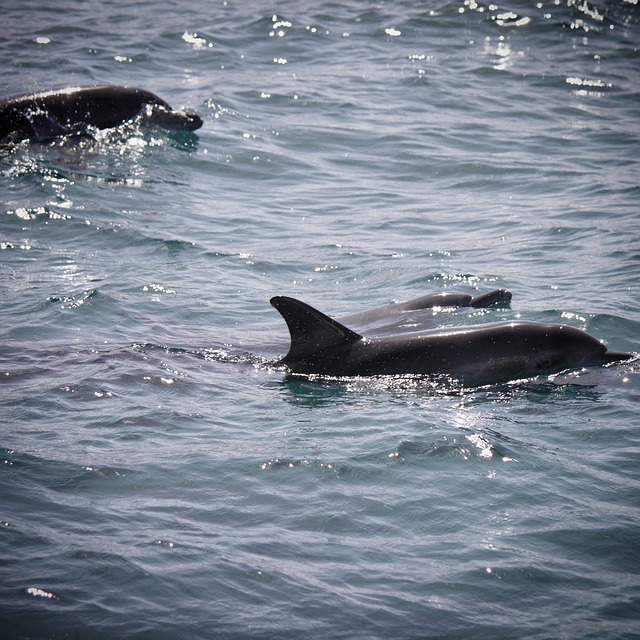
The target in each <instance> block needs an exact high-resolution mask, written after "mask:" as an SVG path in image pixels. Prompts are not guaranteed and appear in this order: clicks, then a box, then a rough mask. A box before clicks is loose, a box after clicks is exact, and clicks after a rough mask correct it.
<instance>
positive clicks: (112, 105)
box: [0, 85, 202, 142]
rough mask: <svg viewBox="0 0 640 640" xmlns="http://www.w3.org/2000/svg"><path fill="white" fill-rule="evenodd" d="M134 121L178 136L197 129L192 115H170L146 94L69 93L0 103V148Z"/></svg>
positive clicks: (126, 90)
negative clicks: (177, 132)
mask: <svg viewBox="0 0 640 640" xmlns="http://www.w3.org/2000/svg"><path fill="white" fill-rule="evenodd" d="M136 119H139V120H140V122H141V124H143V125H146V126H152V127H162V128H165V129H176V130H182V131H195V130H196V129H199V128H200V127H201V126H202V118H201V117H200V116H199V115H198V114H197V113H193V112H185V111H175V110H173V109H172V108H171V106H170V105H169V104H168V103H167V102H165V101H164V100H163V99H162V98H159V97H158V96H157V95H155V94H154V93H151V91H147V90H146V89H138V88H135V87H120V86H114V85H100V86H93V87H69V88H66V89H57V90H53V91H41V92H38V93H30V94H22V95H16V96H9V97H7V98H2V99H0V142H20V141H22V140H26V139H32V138H33V139H43V138H44V139H46V138H51V137H55V136H59V135H68V134H74V133H81V132H84V131H86V130H87V127H96V128H98V129H109V128H112V127H117V126H119V125H121V124H124V123H125V122H128V121H133V120H136Z"/></svg>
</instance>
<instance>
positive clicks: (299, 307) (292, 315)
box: [271, 296, 362, 364]
mask: <svg viewBox="0 0 640 640" xmlns="http://www.w3.org/2000/svg"><path fill="white" fill-rule="evenodd" d="M271 305H272V306H273V307H275V308H276V309H277V310H278V311H279V312H280V314H281V315H282V317H283V318H284V321H285V322H286V323H287V327H289V333H290V335H291V347H290V348H289V353H287V355H286V356H285V357H284V358H282V360H281V361H280V362H281V363H282V364H292V363H297V362H302V361H306V360H307V359H308V358H309V357H316V358H317V357H318V356H320V357H322V356H323V355H324V356H325V357H327V356H328V355H329V353H330V351H329V350H335V348H336V347H341V346H347V345H349V344H351V343H352V342H357V341H358V340H362V336H361V335H360V334H358V333H356V332H355V331H352V330H351V329H349V328H347V327H345V326H344V325H342V324H340V323H339V322H337V321H336V320H334V319H333V318H330V317H329V316H326V315H325V314H324V313H321V312H320V311H318V310H317V309H314V308H313V307H311V306H309V305H308V304H306V303H304V302H301V301H300V300H296V299H295V298H289V297H287V296H276V297H275V298H271ZM329 357H330V356H329Z"/></svg>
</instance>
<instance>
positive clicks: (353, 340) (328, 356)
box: [271, 296, 633, 386]
mask: <svg viewBox="0 0 640 640" xmlns="http://www.w3.org/2000/svg"><path fill="white" fill-rule="evenodd" d="M271 304H272V306H273V307H275V308H276V309H277V310H278V311H279V312H280V314H281V315H282V317H283V318H284V320H285V322H286V323H287V326H288V328H289V333H290V335H291V345H290V348H289V352H288V353H287V355H285V356H284V357H283V358H281V359H280V360H279V361H278V362H277V364H278V365H285V366H286V367H287V368H288V369H289V371H290V372H291V373H294V374H303V375H313V374H317V375H322V376H332V377H334V376H335V377H343V376H379V375H398V374H426V375H432V376H441V375H445V376H449V377H451V378H454V379H457V380H461V381H462V382H463V383H464V384H467V385H470V386H479V385H484V384H494V383H499V382H507V381H509V380H518V379H523V378H532V377H535V376H538V375H550V374H553V373H558V372H560V371H564V370H566V369H575V368H581V367H586V366H595V365H603V364H607V363H611V362H620V361H623V360H628V359H630V358H632V357H633V354H631V353H623V352H618V351H610V350H608V349H607V348H606V347H605V345H604V344H603V343H602V342H600V341H599V340H597V339H596V338H594V337H593V336H591V335H589V334H588V333H586V332H584V331H581V330H579V329H576V328H574V327H569V326H566V325H559V324H543V323H537V322H527V321H520V320H519V321H514V322H496V323H488V324H481V325H474V326H467V327H450V328H441V329H433V330H429V331H424V332H415V333H405V334H401V335H395V336H390V337H385V338H367V337H365V336H363V335H360V334H359V333H356V332H355V331H353V330H351V329H349V328H348V327H346V326H345V325H343V324H341V323H340V322H338V321H336V320H334V319H332V318H330V317H329V316H326V315H325V314H323V313H321V312H320V311H318V310H317V309H314V308H313V307H311V306H309V305H308V304H306V303H304V302H301V301H300V300H296V299H295V298H289V297H287V296H276V297H274V298H272V299H271Z"/></svg>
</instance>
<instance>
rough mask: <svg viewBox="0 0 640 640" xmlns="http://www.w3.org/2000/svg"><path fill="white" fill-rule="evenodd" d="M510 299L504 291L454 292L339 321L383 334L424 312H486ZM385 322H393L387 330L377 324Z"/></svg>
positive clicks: (366, 312)
mask: <svg viewBox="0 0 640 640" xmlns="http://www.w3.org/2000/svg"><path fill="white" fill-rule="evenodd" d="M511 297H512V294H511V291H508V290H507V289H494V290H493V291H488V292H487V293H482V294H480V295H477V296H471V295H469V294H466V293H457V292H453V291H445V292H442V293H430V294H427V295H424V296H420V297H419V298H414V299H412V300H408V301H407V302H392V303H390V304H387V305H384V306H382V307H376V308H375V309H368V310H367V311H362V312H360V313H352V314H349V315H346V316H341V317H340V318H339V319H338V321H339V322H341V323H342V324H349V325H356V326H358V327H368V328H369V329H371V328H373V327H376V329H378V330H381V329H385V330H386V329H388V328H393V327H397V326H398V325H399V324H401V323H408V322H412V321H413V320H416V319H418V318H420V319H422V317H420V316H421V314H420V312H422V311H425V310H427V309H438V308H452V307H456V308H460V307H472V308H476V309H478V308H486V307H491V306H493V305H500V304H508V303H509V302H511ZM387 320H392V323H391V324H390V325H388V327H387V326H385V327H382V326H381V325H380V323H381V322H383V321H387Z"/></svg>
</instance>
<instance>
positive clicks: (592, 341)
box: [535, 325, 633, 373]
mask: <svg viewBox="0 0 640 640" xmlns="http://www.w3.org/2000/svg"><path fill="white" fill-rule="evenodd" d="M540 329H541V331H542V332H543V333H544V340H542V341H541V343H540V344H539V349H538V350H537V358H535V367H536V368H537V369H538V370H539V372H540V373H544V372H554V371H562V370H564V369H575V368H576V367H588V366H596V365H602V364H608V363H612V362H622V361H624V360H629V359H630V358H632V357H633V354H631V353H626V352H622V351H609V350H608V349H607V347H606V346H605V345H604V344H603V343H602V342H600V341H599V340H598V339H596V338H594V337H593V336H591V335H589V334H588V333H586V332H585V331H581V330H580V329H576V328H575V327H569V326H566V325H541V327H540Z"/></svg>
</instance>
